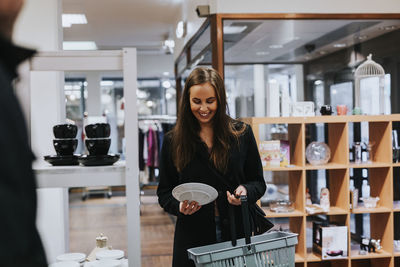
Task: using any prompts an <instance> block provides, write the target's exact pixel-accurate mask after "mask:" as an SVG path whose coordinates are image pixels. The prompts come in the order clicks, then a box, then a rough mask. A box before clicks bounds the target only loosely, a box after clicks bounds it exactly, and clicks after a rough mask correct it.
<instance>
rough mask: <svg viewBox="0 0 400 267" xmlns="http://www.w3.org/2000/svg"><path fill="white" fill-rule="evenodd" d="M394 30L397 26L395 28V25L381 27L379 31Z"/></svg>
mask: <svg viewBox="0 0 400 267" xmlns="http://www.w3.org/2000/svg"><path fill="white" fill-rule="evenodd" d="M394 29H396V26H395V25H390V26H384V27H379V30H381V31H383V30H385V31H391V30H394Z"/></svg>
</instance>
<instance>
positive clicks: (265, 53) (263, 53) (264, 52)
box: [256, 51, 269, 56]
mask: <svg viewBox="0 0 400 267" xmlns="http://www.w3.org/2000/svg"><path fill="white" fill-rule="evenodd" d="M256 55H257V56H266V55H269V52H268V51H258V52H257V53H256Z"/></svg>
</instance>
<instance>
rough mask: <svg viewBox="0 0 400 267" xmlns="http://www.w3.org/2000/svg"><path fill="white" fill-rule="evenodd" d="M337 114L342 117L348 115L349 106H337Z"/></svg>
mask: <svg viewBox="0 0 400 267" xmlns="http://www.w3.org/2000/svg"><path fill="white" fill-rule="evenodd" d="M336 111H337V114H338V115H339V116H340V115H347V106H346V105H337V106H336Z"/></svg>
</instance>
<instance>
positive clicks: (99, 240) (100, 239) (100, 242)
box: [88, 233, 109, 261]
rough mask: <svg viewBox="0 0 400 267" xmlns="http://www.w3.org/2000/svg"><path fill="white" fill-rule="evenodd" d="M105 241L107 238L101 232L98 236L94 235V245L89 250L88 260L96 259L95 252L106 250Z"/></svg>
mask: <svg viewBox="0 0 400 267" xmlns="http://www.w3.org/2000/svg"><path fill="white" fill-rule="evenodd" d="M107 241H108V238H107V237H106V236H105V235H103V233H101V234H100V235H99V236H97V237H96V247H95V248H94V249H93V250H92V251H91V252H90V254H89V256H88V260H89V261H94V260H96V253H97V252H99V251H101V250H106V249H109V248H108V247H107Z"/></svg>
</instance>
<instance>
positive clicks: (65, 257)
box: [56, 253, 86, 263]
mask: <svg viewBox="0 0 400 267" xmlns="http://www.w3.org/2000/svg"><path fill="white" fill-rule="evenodd" d="M85 259H86V254H84V253H65V254H61V255H58V256H57V258H56V260H57V261H75V262H79V263H82V262H84V261H85Z"/></svg>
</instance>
